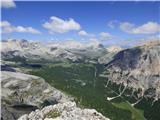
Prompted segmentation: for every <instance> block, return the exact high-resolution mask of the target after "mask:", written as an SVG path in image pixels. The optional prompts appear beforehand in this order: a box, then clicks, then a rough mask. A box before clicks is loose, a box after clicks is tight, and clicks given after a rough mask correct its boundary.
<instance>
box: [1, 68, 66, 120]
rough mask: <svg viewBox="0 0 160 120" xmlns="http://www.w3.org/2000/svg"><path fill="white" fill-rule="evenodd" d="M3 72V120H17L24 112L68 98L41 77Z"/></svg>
mask: <svg viewBox="0 0 160 120" xmlns="http://www.w3.org/2000/svg"><path fill="white" fill-rule="evenodd" d="M1 74H2V77H1V91H2V94H1V98H2V118H3V120H8V119H9V120H15V119H17V118H18V117H20V116H21V115H22V114H24V113H28V112H31V111H32V110H35V109H37V108H41V107H44V106H46V105H50V104H52V105H53V104H57V103H59V102H65V101H67V99H68V98H67V97H66V96H65V95H64V94H63V93H61V92H60V91H58V90H57V89H55V88H53V87H51V86H50V85H49V84H48V83H46V82H45V81H44V80H43V79H42V78H40V77H37V76H33V75H28V74H23V73H19V72H9V71H2V72H1ZM9 116H10V118H8V117H9Z"/></svg>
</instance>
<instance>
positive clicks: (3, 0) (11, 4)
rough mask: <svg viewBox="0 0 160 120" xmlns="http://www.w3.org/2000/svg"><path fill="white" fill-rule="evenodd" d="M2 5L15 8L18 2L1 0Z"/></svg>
mask: <svg viewBox="0 0 160 120" xmlns="http://www.w3.org/2000/svg"><path fill="white" fill-rule="evenodd" d="M1 7H3V8H15V7H16V4H15V2H14V1H13V0H1Z"/></svg>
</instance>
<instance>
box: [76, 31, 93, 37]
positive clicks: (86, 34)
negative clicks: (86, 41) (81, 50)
mask: <svg viewBox="0 0 160 120" xmlns="http://www.w3.org/2000/svg"><path fill="white" fill-rule="evenodd" d="M78 35H79V36H82V37H95V35H94V34H90V33H87V32H86V31H84V30H81V31H79V32H78Z"/></svg>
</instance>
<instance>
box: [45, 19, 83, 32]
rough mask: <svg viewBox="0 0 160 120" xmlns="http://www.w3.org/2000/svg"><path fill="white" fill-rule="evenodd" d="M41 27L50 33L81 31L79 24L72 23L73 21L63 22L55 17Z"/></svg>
mask: <svg viewBox="0 0 160 120" xmlns="http://www.w3.org/2000/svg"><path fill="white" fill-rule="evenodd" d="M43 27H44V28H46V29H48V30H49V32H50V33H55V32H56V33H65V32H69V31H72V30H80V29H81V26H80V24H79V23H77V22H76V21H74V19H72V18H70V19H69V20H63V19H60V18H58V17H55V16H52V17H50V21H48V22H45V23H44V24H43Z"/></svg>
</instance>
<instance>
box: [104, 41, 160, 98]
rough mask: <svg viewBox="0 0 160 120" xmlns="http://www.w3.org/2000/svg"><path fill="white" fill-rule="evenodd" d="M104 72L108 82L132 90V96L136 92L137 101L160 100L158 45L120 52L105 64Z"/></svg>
mask: <svg viewBox="0 0 160 120" xmlns="http://www.w3.org/2000/svg"><path fill="white" fill-rule="evenodd" d="M106 71H108V72H107V73H109V74H108V75H107V77H108V79H109V81H111V82H115V83H117V84H119V85H120V86H123V88H133V90H132V91H133V92H132V95H134V92H135V91H138V92H139V94H138V96H137V99H139V98H143V97H149V98H154V100H158V99H159V98H160V43H159V42H157V43H156V44H146V45H143V46H138V47H135V48H131V49H126V50H122V51H120V52H119V53H117V54H116V55H115V56H114V57H113V60H111V61H110V62H109V63H108V64H106ZM124 90H125V89H124ZM122 91H123V90H122ZM122 91H121V93H122ZM121 93H120V94H121ZM123 93H124V91H123Z"/></svg>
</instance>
